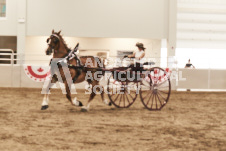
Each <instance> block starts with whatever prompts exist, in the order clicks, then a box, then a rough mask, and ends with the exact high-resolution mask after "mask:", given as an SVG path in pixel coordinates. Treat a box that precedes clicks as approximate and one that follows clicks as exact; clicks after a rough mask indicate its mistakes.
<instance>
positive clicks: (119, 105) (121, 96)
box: [119, 94, 122, 106]
mask: <svg viewBox="0 0 226 151" xmlns="http://www.w3.org/2000/svg"><path fill="white" fill-rule="evenodd" d="M121 101H122V94H120V100H119V106H120V104H121Z"/></svg>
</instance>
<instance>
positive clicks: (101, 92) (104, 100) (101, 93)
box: [97, 85, 111, 106]
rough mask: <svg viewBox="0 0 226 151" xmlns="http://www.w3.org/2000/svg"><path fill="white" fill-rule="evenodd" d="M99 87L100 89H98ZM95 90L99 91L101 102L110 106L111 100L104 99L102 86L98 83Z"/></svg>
mask: <svg viewBox="0 0 226 151" xmlns="http://www.w3.org/2000/svg"><path fill="white" fill-rule="evenodd" d="M100 87H101V89H100ZM97 91H99V92H100V95H101V99H102V101H103V103H104V104H106V105H109V106H111V102H109V101H108V99H104V87H103V86H101V85H99V87H97Z"/></svg>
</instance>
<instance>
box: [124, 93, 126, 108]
mask: <svg viewBox="0 0 226 151" xmlns="http://www.w3.org/2000/svg"><path fill="white" fill-rule="evenodd" d="M125 95H126V94H124V95H123V102H124V107H126V101H125Z"/></svg>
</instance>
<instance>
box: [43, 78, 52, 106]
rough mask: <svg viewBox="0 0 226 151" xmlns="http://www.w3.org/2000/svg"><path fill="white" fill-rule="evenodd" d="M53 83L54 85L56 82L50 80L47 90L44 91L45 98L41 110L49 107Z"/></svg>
mask: <svg viewBox="0 0 226 151" xmlns="http://www.w3.org/2000/svg"><path fill="white" fill-rule="evenodd" d="M53 85H54V83H51V81H50V82H49V84H48V86H47V88H46V90H45V91H44V98H43V101H42V107H41V110H46V109H47V108H48V107H49V93H50V89H51V87H52V86H53Z"/></svg>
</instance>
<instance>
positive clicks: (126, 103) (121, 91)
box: [107, 75, 139, 108]
mask: <svg viewBox="0 0 226 151" xmlns="http://www.w3.org/2000/svg"><path fill="white" fill-rule="evenodd" d="M107 92H108V97H109V99H110V101H111V103H112V104H114V106H116V107H118V108H128V107H130V106H131V105H132V104H133V103H134V102H135V100H136V98H137V94H138V92H139V91H138V86H137V83H135V82H128V81H126V82H120V81H117V80H115V79H114V78H113V75H111V76H110V77H109V79H108V87H107Z"/></svg>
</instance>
